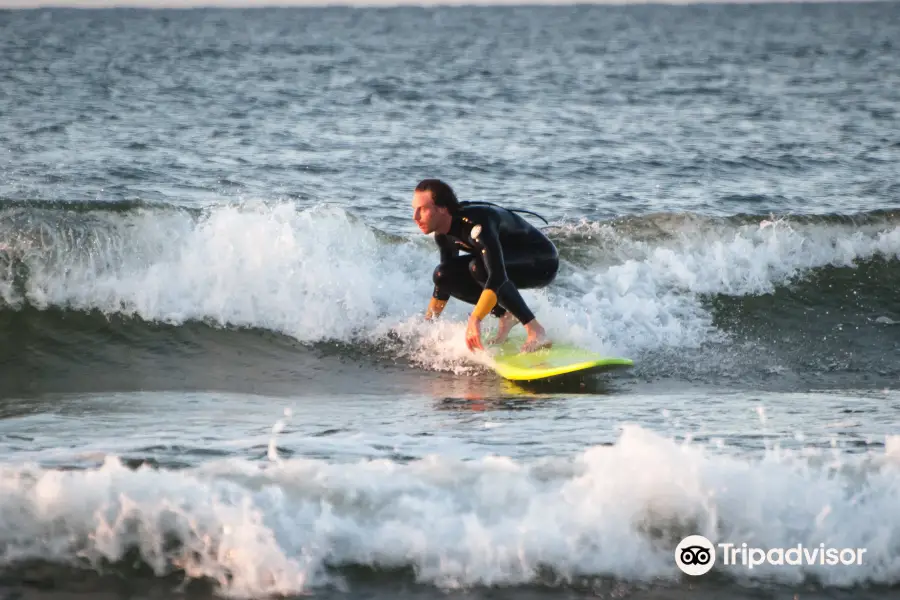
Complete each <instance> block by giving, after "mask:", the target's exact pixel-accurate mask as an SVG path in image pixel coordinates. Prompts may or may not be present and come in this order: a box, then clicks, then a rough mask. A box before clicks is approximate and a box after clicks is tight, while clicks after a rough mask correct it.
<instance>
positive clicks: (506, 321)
mask: <svg viewBox="0 0 900 600" xmlns="http://www.w3.org/2000/svg"><path fill="white" fill-rule="evenodd" d="M516 323H518V321H516V318H515V317H514V316H512V315H511V314H509V313H506V314H505V315H503V316H502V317H500V324H499V325H498V326H497V335H495V336H494V337H492V338H491V341H489V342H488V343H489V344H502V343H503V342H505V341H506V338H507V336H509V332H510V330H511V329H512V328H513V327H515V326H516Z"/></svg>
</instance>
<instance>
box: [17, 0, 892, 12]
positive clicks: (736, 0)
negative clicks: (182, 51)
mask: <svg viewBox="0 0 900 600" xmlns="http://www.w3.org/2000/svg"><path fill="white" fill-rule="evenodd" d="M898 1H900V0H587V1H586V0H262V1H260V2H256V1H254V0H0V10H37V9H56V8H72V9H83V10H92V9H94V10H97V9H116V8H131V9H146V10H180V9H181V10H189V9H210V8H222V9H265V8H332V7H347V8H376V7H377V8H401V7H412V8H415V7H421V8H436V7H472V6H479V7H491V6H498V7H499V6H503V7H515V6H530V7H531V6H533V7H540V6H547V7H550V6H653V5H659V6H676V5H680V6H687V5H708V4H728V5H763V4H889V3H892V2H898Z"/></svg>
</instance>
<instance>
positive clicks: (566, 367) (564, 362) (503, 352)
mask: <svg viewBox="0 0 900 600" xmlns="http://www.w3.org/2000/svg"><path fill="white" fill-rule="evenodd" d="M524 341H525V340H524V338H522V339H516V340H512V339H509V340H507V341H506V342H505V343H504V344H501V345H499V346H493V347H486V349H488V352H490V353H491V354H492V355H493V357H492V361H491V366H492V367H493V369H494V371H496V372H497V374H498V375H500V376H501V377H503V378H504V379H509V380H511V381H535V380H538V379H550V378H553V377H560V376H563V375H571V374H579V375H583V374H587V373H593V372H597V371H604V370H608V369H615V368H627V367H631V366H633V365H634V362H633V361H632V360H631V359H630V358H617V357H610V356H604V355H602V354H598V353H597V352H592V351H590V350H585V349H583V348H578V347H577V346H572V345H570V344H557V343H554V344H553V346H552V347H550V348H545V349H541V350H535V351H534V352H520V348H521V347H522V343H523V342H524Z"/></svg>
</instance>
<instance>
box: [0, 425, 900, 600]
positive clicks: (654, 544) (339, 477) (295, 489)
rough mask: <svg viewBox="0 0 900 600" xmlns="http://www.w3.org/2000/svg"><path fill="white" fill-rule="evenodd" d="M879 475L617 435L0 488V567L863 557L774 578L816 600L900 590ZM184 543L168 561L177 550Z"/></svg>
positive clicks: (518, 577)
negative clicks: (687, 551) (500, 448)
mask: <svg viewBox="0 0 900 600" xmlns="http://www.w3.org/2000/svg"><path fill="white" fill-rule="evenodd" d="M890 445H891V448H892V449H891V450H889V452H887V453H886V454H885V455H877V454H867V455H863V456H851V455H844V456H843V457H840V456H838V455H833V454H831V453H830V452H827V451H823V452H822V453H817V452H809V451H807V452H806V453H805V454H803V455H801V454H793V453H790V452H786V451H783V450H782V451H769V452H768V453H767V455H766V457H765V459H763V460H761V461H751V460H748V459H746V458H742V457H733V456H724V455H721V454H715V453H713V452H714V449H713V450H712V451H711V450H709V449H706V448H703V447H699V446H694V445H682V444H677V443H675V442H673V441H671V440H668V439H664V438H662V437H660V436H658V435H656V434H654V433H651V432H648V431H646V430H643V429H640V428H638V427H626V428H625V429H624V430H623V432H622V435H621V438H620V439H619V440H618V442H617V443H616V444H615V445H614V446H599V447H594V448H590V449H588V450H586V451H584V452H582V453H580V454H577V455H575V456H573V457H571V458H568V459H567V458H553V459H546V460H534V461H528V462H520V461H515V460H511V459H508V458H503V457H484V458H482V459H480V460H469V461H461V460H455V459H452V458H448V457H429V458H427V459H423V460H420V461H416V462H412V463H408V464H403V463H397V462H392V461H388V460H372V461H360V462H356V463H337V462H327V461H323V460H310V459H301V458H293V459H285V460H280V461H278V462H277V463H250V462H246V461H241V460H229V461H223V462H214V463H208V464H206V465H205V466H202V467H200V468H196V469H190V470H185V471H169V470H165V469H160V470H153V469H140V470H137V471H132V470H128V469H126V468H124V467H123V466H122V465H121V464H120V463H119V462H118V461H117V460H115V459H113V458H111V459H109V460H107V461H106V462H105V464H103V465H102V467H100V468H97V469H95V470H89V471H53V470H43V469H40V468H37V467H32V466H20V465H7V466H4V467H2V468H0V540H2V541H3V543H2V544H0V565H3V566H10V565H13V564H14V563H16V562H17V561H20V560H24V559H29V558H40V559H44V560H48V561H51V562H57V563H71V562H75V561H76V560H87V561H89V562H90V563H93V564H97V563H98V561H101V560H108V561H113V562H116V561H118V560H121V559H122V558H123V556H124V555H125V553H126V552H127V551H128V550H137V551H138V552H139V553H140V556H141V557H142V560H143V561H144V562H145V563H146V564H148V565H150V566H151V567H152V568H153V569H154V572H155V573H157V574H159V575H162V574H164V573H167V572H169V571H170V570H172V569H178V568H180V569H184V570H185V571H186V572H187V574H188V575H189V576H191V577H208V578H212V579H213V580H214V581H216V582H218V586H219V588H220V590H219V591H220V592H221V593H223V594H225V595H228V596H232V597H240V598H249V597H259V596H262V595H268V594H273V593H276V594H298V593H302V592H305V591H310V590H312V589H315V588H317V587H319V586H322V585H327V584H329V583H334V580H333V579H331V577H330V576H329V575H328V574H326V565H330V566H338V567H340V566H346V565H369V566H372V567H376V568H395V567H412V568H414V570H415V573H416V577H417V578H418V579H419V580H420V581H422V582H425V583H429V584H432V585H435V586H439V587H442V588H456V587H460V586H472V585H491V584H502V585H516V584H523V583H528V582H534V581H536V580H537V579H538V578H539V573H540V572H541V571H542V570H543V569H544V568H550V569H551V570H552V571H553V572H555V573H556V574H557V575H558V576H559V577H561V578H562V580H563V581H566V580H571V579H572V578H575V577H580V576H589V577H591V576H597V577H609V576H611V577H615V578H619V579H623V580H630V581H641V582H651V581H658V580H660V579H661V580H675V579H677V578H678V577H679V572H678V571H677V570H676V567H675V564H674V560H673V557H674V547H675V545H676V544H677V542H678V541H679V540H680V539H681V538H682V537H684V536H685V535H687V534H689V533H700V534H702V535H706V536H707V537H709V538H710V539H712V540H713V541H714V542H720V541H721V542H732V543H737V544H738V545H740V544H741V543H742V542H747V543H748V544H749V545H755V546H759V547H764V548H765V547H787V546H791V545H796V544H798V543H800V544H804V545H805V546H808V547H812V546H818V545H819V544H820V543H824V544H825V545H826V546H834V547H844V546H846V547H854V548H867V555H866V557H867V561H866V562H864V563H863V564H862V565H859V566H851V567H843V566H839V567H831V566H827V565H812V566H783V567H777V568H775V567H770V568H757V569H754V570H753V571H740V570H735V569H733V568H730V567H724V566H723V565H721V564H719V565H717V566H716V569H717V570H718V571H719V572H720V573H722V575H723V576H725V577H730V578H735V579H737V580H745V579H749V580H760V579H769V578H774V579H775V580H776V581H780V582H783V583H788V584H793V583H797V582H799V581H800V580H801V579H802V578H803V577H804V576H809V577H812V578H813V579H815V580H818V581H819V582H821V583H822V584H823V585H826V586H853V585H861V584H864V583H866V582H871V583H878V584H895V583H897V582H900V550H898V548H897V546H896V544H895V543H894V540H895V539H896V538H897V536H898V535H900V531H898V528H900V525H898V523H900V508H898V507H900V502H898V500H900V463H898V461H897V460H896V456H895V454H896V452H894V450H895V448H894V446H896V440H893V441H892V442H891V444H890ZM172 540H177V541H178V542H179V544H173V543H171V542H172Z"/></svg>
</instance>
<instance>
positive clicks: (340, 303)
mask: <svg viewBox="0 0 900 600" xmlns="http://www.w3.org/2000/svg"><path fill="white" fill-rule="evenodd" d="M91 218H93V219H94V220H95V223H94V224H93V227H94V229H93V230H91V233H89V234H88V235H83V236H82V237H81V239H78V238H77V237H76V236H74V235H73V234H72V233H71V231H66V230H64V228H61V229H59V230H50V229H49V228H45V229H44V230H42V231H41V234H40V239H41V241H40V243H37V242H35V243H33V244H32V247H30V248H25V250H24V254H23V256H24V260H25V261H26V263H27V264H28V267H29V277H28V280H27V289H26V295H27V297H28V299H29V301H31V302H32V303H34V304H35V305H37V306H40V307H46V306H51V305H53V306H69V307H73V308H76V309H84V310H89V309H97V310H100V311H102V312H105V313H108V314H112V313H124V314H133V315H138V316H140V317H142V318H144V319H147V320H158V321H166V322H171V323H182V322H184V321H186V320H203V321H207V322H211V323H214V324H218V325H229V326H248V327H261V328H267V329H271V330H274V331H278V332H282V333H285V334H287V335H291V336H293V337H295V338H297V339H298V340H301V341H317V340H325V339H337V340H344V341H349V340H352V339H355V338H359V337H364V338H365V337H368V338H369V339H375V338H378V339H384V336H385V335H387V334H389V333H393V334H397V335H400V337H401V339H402V341H403V344H404V348H405V352H406V353H407V354H408V355H410V356H412V357H413V358H414V359H415V360H419V361H421V362H423V363H426V364H430V365H432V366H434V367H436V368H446V369H456V370H459V369H464V368H468V367H467V365H468V366H471V364H472V363H471V361H470V360H469V357H468V352H467V351H466V350H465V344H464V326H465V316H466V315H467V313H468V311H469V310H470V309H471V307H469V306H465V305H462V304H461V303H459V302H454V301H451V303H450V304H449V305H448V308H447V310H446V311H445V314H444V318H443V324H442V325H436V324H425V323H423V322H422V314H423V313H424V310H425V307H426V305H427V303H428V300H429V298H430V295H431V290H432V282H431V274H432V271H433V269H434V266H435V264H436V262H437V259H438V256H437V250H436V248H435V247H434V245H433V244H432V243H431V242H430V240H428V239H427V238H424V237H421V236H418V237H413V238H409V239H408V240H407V241H405V242H396V241H392V242H388V241H386V240H384V239H379V238H378V237H377V236H376V233H375V231H374V230H373V229H372V228H370V227H369V226H367V225H366V224H365V223H363V222H361V221H359V220H357V219H355V218H353V217H352V216H351V215H349V214H348V213H346V212H345V211H343V210H341V209H339V208H333V207H326V206H320V207H317V208H315V209H312V210H305V211H298V210H297V209H296V208H295V207H294V206H293V205H291V204H287V203H281V204H258V205H249V204H248V205H244V206H220V207H211V208H209V209H208V211H207V212H206V213H204V216H203V217H202V218H200V219H195V218H192V217H191V216H190V215H189V214H188V213H183V212H175V211H161V210H143V211H138V212H134V213H128V214H127V215H121V214H115V213H97V214H95V215H91ZM676 225H677V227H675V228H674V230H673V231H672V232H670V233H672V234H673V235H672V236H671V237H665V238H662V239H649V240H641V239H637V238H629V237H627V236H625V235H624V234H618V233H616V231H615V230H614V229H612V228H611V227H610V226H609V225H600V224H587V225H581V226H576V227H574V228H568V229H567V228H563V229H562V233H561V235H566V231H567V230H568V231H577V232H578V233H579V234H582V235H583V234H584V233H585V231H587V232H588V234H590V232H591V231H592V230H596V232H597V234H598V236H600V237H601V238H602V239H601V245H602V246H603V247H606V248H610V247H611V248H615V251H613V252H612V254H611V255H609V256H605V260H600V261H598V262H597V263H596V264H590V265H586V266H585V265H582V266H575V265H571V264H566V265H564V266H563V269H562V271H561V273H560V275H559V277H558V280H557V282H556V283H555V284H554V285H553V286H551V288H549V289H546V290H524V291H523V296H524V297H525V298H526V300H527V301H528V302H529V304H530V306H531V307H532V310H533V311H534V312H535V313H536V314H537V315H538V317H539V319H540V320H541V321H542V323H543V324H544V325H545V326H546V327H547V328H548V330H549V331H550V332H551V334H552V335H553V336H554V338H555V339H559V340H562V341H570V342H575V343H579V344H583V345H586V346H589V347H592V348H594V349H596V350H599V351H603V352H607V353H610V354H620V355H633V354H634V353H637V352H640V351H642V350H645V349H656V348H660V347H697V346H699V345H701V344H703V343H705V342H709V341H712V340H717V339H721V337H722V334H721V332H719V331H717V330H716V329H715V328H714V326H713V323H712V318H711V315H710V313H709V312H708V310H707V309H706V307H705V306H704V304H703V302H702V297H703V295H704V294H733V295H737V296H741V295H748V294H765V293H771V292H772V291H773V290H774V289H775V288H776V286H778V285H783V284H785V283H787V282H789V281H790V280H791V279H792V278H796V277H799V276H803V275H804V274H805V273H807V272H808V271H809V270H810V269H813V268H817V267H822V266H825V265H848V266H850V265H853V264H854V261H857V260H860V259H866V258H870V257H872V256H874V255H877V254H883V255H885V256H888V257H897V256H898V253H900V228H896V227H894V228H886V229H885V228H882V229H879V228H877V227H870V228H856V229H851V228H849V227H847V226H844V225H827V224H817V225H802V226H801V225H791V224H790V223H788V222H786V221H780V220H773V221H766V222H764V223H763V224H762V225H746V226H742V227H729V226H725V225H717V226H711V225H710V224H709V222H698V223H693V224H692V222H679V223H678V224H676ZM20 237H21V236H20ZM585 243H591V240H587V241H586V242H585ZM17 251H22V247H21V245H20V247H19V248H18V250H17ZM11 279H12V274H11V271H10V273H7V274H6V275H4V274H3V273H2V272H0V281H2V287H0V294H2V296H3V298H4V300H5V301H7V302H10V303H14V302H16V301H17V300H21V298H18V297H17V296H16V292H15V291H14V289H13V287H12V285H11ZM492 327H493V319H489V320H488V321H487V322H486V325H485V333H488V332H489V331H490V330H491V329H492ZM448 344H449V346H448Z"/></svg>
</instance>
